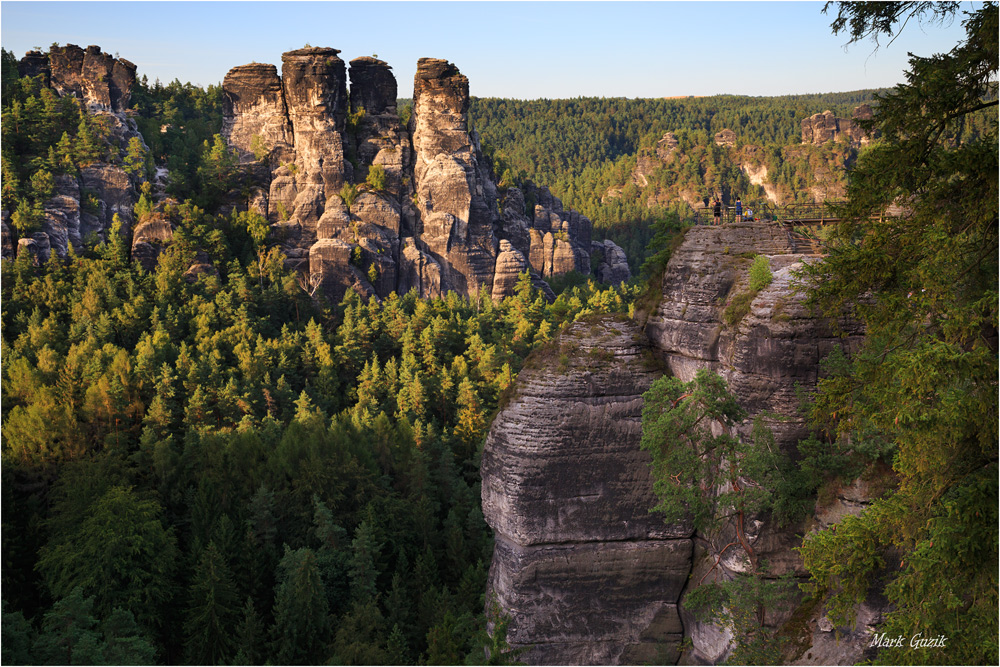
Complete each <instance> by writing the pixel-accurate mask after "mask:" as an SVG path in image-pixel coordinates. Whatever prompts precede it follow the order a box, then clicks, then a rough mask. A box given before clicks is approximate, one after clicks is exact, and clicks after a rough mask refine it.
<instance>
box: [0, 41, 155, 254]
mask: <svg viewBox="0 0 1000 667" xmlns="http://www.w3.org/2000/svg"><path fill="white" fill-rule="evenodd" d="M18 73H19V74H20V75H21V76H38V75H42V76H43V77H44V81H45V82H46V83H48V84H49V85H51V87H52V89H53V90H55V92H56V93H57V94H59V95H60V96H73V97H76V98H78V99H79V100H81V102H82V103H83V104H84V106H85V108H86V111H87V112H88V113H90V114H92V115H95V116H100V117H101V121H102V124H103V126H104V127H105V128H106V129H107V137H106V142H107V144H108V146H107V148H108V149H109V150H108V151H107V153H108V154H110V157H107V158H106V159H108V160H109V162H96V163H93V164H90V165H88V166H86V167H83V168H82V169H81V170H80V175H79V176H72V175H61V176H58V177H57V178H56V179H55V183H54V185H55V189H54V193H53V195H52V197H50V198H49V199H48V200H46V201H45V202H44V203H43V207H42V210H43V216H42V218H41V220H40V221H39V228H38V229H37V230H36V231H34V232H33V233H32V234H31V235H30V238H21V239H19V240H18V241H17V243H18V245H19V247H21V248H22V249H23V250H24V251H25V252H30V253H32V255H33V256H34V257H36V258H47V257H48V255H49V254H50V253H55V254H56V255H57V256H59V257H66V255H67V254H68V253H69V249H70V247H71V246H72V247H74V248H76V249H80V248H82V247H83V245H84V244H85V243H86V242H88V241H89V242H100V241H103V240H106V238H107V234H108V230H109V229H110V228H111V226H112V222H113V220H114V216H115V215H116V214H117V215H118V216H119V219H120V220H121V222H122V226H121V232H122V233H123V234H125V235H128V234H129V233H130V229H131V223H132V208H133V206H134V205H135V202H136V199H137V197H136V186H137V185H138V183H140V182H141V181H142V180H143V176H142V175H141V174H138V175H134V176H129V175H128V174H127V173H126V172H125V171H124V170H123V169H122V167H121V166H119V164H120V163H121V158H122V157H123V156H124V155H125V153H126V151H127V148H128V144H129V142H130V141H131V140H132V139H133V138H138V139H139V140H140V141H142V136H141V135H140V134H139V131H138V126H137V125H136V122H135V120H134V119H133V118H131V117H130V116H128V115H127V114H126V113H125V110H126V108H127V107H128V104H129V100H130V98H131V92H132V87H133V86H134V85H135V65H133V64H132V63H130V62H129V61H127V60H124V59H119V58H114V57H112V56H110V55H108V54H107V53H104V52H102V51H101V49H100V47H97V46H88V47H87V48H86V49H81V48H80V47H79V46H76V45H74V44H68V45H66V46H64V47H59V46H54V47H53V48H52V49H51V50H50V51H49V52H48V53H47V54H46V53H42V52H40V51H29V52H28V53H27V54H26V55H25V56H24V58H22V59H21V61H20V62H19V63H18ZM142 145H143V147H144V148H146V146H145V142H143V143H142ZM146 150H148V148H146ZM8 233H9V234H11V236H13V234H12V230H10V229H9V228H8ZM43 237H44V240H43ZM13 244H14V241H13V238H11V246H13ZM6 256H7V255H5V257H6Z"/></svg>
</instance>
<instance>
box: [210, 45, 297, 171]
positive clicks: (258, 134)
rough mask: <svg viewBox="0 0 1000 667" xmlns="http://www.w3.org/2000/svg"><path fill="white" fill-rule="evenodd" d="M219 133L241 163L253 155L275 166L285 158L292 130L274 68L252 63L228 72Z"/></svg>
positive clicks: (249, 160)
mask: <svg viewBox="0 0 1000 667" xmlns="http://www.w3.org/2000/svg"><path fill="white" fill-rule="evenodd" d="M221 134H222V136H223V138H225V139H226V141H227V142H228V143H229V145H230V146H232V147H233V148H235V149H236V150H237V152H238V154H239V156H240V161H241V162H243V163H248V162H253V161H254V159H255V153H257V154H266V155H267V156H268V158H269V159H270V160H272V161H274V162H276V163H281V162H284V161H286V160H287V159H288V154H289V153H290V151H291V150H292V146H293V141H292V128H291V126H290V124H289V121H288V111H287V108H286V107H285V96H284V93H283V91H282V88H281V79H280V78H279V77H278V70H277V68H276V67H275V66H274V65H265V64H261V63H253V64H250V65H243V66H241V67H234V68H233V69H231V70H229V73H228V74H226V78H225V81H224V83H223V89H222V132H221ZM255 149H256V150H255Z"/></svg>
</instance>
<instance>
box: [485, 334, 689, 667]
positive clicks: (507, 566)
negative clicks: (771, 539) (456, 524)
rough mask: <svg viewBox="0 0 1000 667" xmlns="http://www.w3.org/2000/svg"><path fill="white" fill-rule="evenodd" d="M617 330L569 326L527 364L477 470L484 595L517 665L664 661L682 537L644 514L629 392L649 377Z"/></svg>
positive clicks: (637, 415) (679, 583) (674, 647)
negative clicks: (488, 541)
mask: <svg viewBox="0 0 1000 667" xmlns="http://www.w3.org/2000/svg"><path fill="white" fill-rule="evenodd" d="M648 347H649V345H648V342H647V341H646V340H645V338H644V337H643V335H642V333H641V331H640V330H639V328H638V327H637V326H636V325H635V324H634V323H632V322H631V321H629V320H626V319H615V318H611V317H604V318H595V319H593V320H590V321H579V322H577V323H575V324H573V325H572V326H571V327H570V328H569V329H568V330H566V331H565V332H564V333H563V334H562V335H561V336H560V337H559V339H558V340H557V341H556V342H554V343H553V344H552V345H551V346H550V347H549V348H543V349H542V350H539V351H538V352H536V353H535V354H533V355H532V357H530V358H529V359H528V361H527V363H526V365H525V369H524V370H522V372H521V374H520V376H519V378H518V384H517V392H516V395H515V396H514V397H513V398H512V399H511V400H510V402H509V403H508V404H507V405H506V407H504V408H503V409H502V410H501V411H500V413H499V414H498V415H497V417H496V419H495V421H494V423H493V427H492V428H491V430H490V434H489V436H488V438H487V441H486V446H485V449H484V451H483V461H482V478H483V487H482V498H483V514H484V515H485V517H486V520H487V523H489V524H490V526H491V527H492V528H493V529H494V531H495V533H496V547H495V551H494V556H493V564H492V567H491V569H490V580H489V581H490V583H489V587H490V592H491V594H494V595H496V598H497V600H498V602H499V603H500V605H501V607H502V608H503V609H504V610H505V611H507V612H508V613H509V614H511V617H512V621H511V625H510V627H509V630H508V635H507V639H508V641H509V642H510V643H511V645H512V646H514V647H526V648H527V652H526V653H525V654H524V655H523V656H522V659H523V660H525V661H526V662H527V663H528V664H619V663H624V664H628V663H643V662H647V661H666V662H674V661H676V659H677V655H678V647H679V642H680V639H681V625H680V618H679V615H678V610H677V601H678V598H679V595H680V593H681V590H682V589H683V587H684V584H685V581H686V579H687V574H688V571H689V570H690V558H691V549H692V543H691V539H690V537H691V530H690V528H688V527H686V526H668V525H666V524H664V523H663V521H662V520H661V519H659V518H658V517H656V516H653V515H651V514H650V513H649V511H648V509H649V507H651V506H652V504H653V498H654V496H653V492H652V485H651V481H650V477H649V470H648V461H649V459H648V456H647V455H646V454H645V452H641V451H640V450H639V438H640V436H641V408H642V393H643V392H644V391H645V390H646V389H648V388H649V386H650V384H652V382H653V380H655V379H656V377H658V376H659V374H660V371H659V370H658V365H657V363H656V362H655V360H653V358H652V356H651V354H650V352H649V349H648Z"/></svg>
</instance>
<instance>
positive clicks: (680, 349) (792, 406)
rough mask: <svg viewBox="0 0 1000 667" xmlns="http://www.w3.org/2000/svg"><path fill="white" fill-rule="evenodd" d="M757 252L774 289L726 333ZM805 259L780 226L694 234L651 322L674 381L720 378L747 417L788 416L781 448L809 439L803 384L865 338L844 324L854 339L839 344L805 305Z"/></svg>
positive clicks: (674, 260)
mask: <svg viewBox="0 0 1000 667" xmlns="http://www.w3.org/2000/svg"><path fill="white" fill-rule="evenodd" d="M758 254H759V255H766V256H767V257H768V259H769V261H770V264H771V271H772V273H773V276H774V279H773V282H772V283H771V284H770V285H769V286H768V287H766V288H764V289H763V290H761V291H760V292H759V293H758V294H757V296H756V298H754V300H753V301H752V302H751V304H750V310H749V312H748V313H747V315H746V316H745V317H743V318H742V319H740V320H739V322H737V323H736V324H735V325H734V326H728V325H726V324H725V322H724V319H723V313H724V311H725V309H726V307H727V305H728V304H729V303H730V302H731V301H732V299H733V297H735V296H737V295H738V294H740V293H741V292H746V291H748V290H749V287H748V282H749V278H748V272H749V266H750V263H751V260H752V258H753V257H754V255H758ZM802 261H811V258H806V257H805V256H802V255H796V254H794V248H793V246H792V243H791V241H790V240H789V238H788V234H787V233H786V232H785V231H784V230H783V229H782V228H780V227H778V226H777V225H771V224H767V223H743V224H736V225H726V226H723V227H694V228H692V229H691V230H689V231H688V233H687V236H686V238H685V240H684V243H683V244H682V245H681V246H680V247H679V248H678V249H677V250H676V251H675V252H674V253H673V255H672V256H671V258H670V262H669V264H668V265H667V271H666V273H665V275H664V278H663V300H662V302H661V303H660V305H659V307H658V308H657V310H656V311H655V312H654V313H653V314H652V315H651V316H650V318H649V320H648V322H647V324H646V331H647V334H648V335H649V336H650V338H651V340H652V341H653V344H654V345H655V346H656V347H657V349H658V350H659V351H660V353H661V354H662V355H663V357H664V358H665V359H666V361H667V364H668V367H669V369H670V372H671V373H672V374H673V375H675V376H677V377H679V378H681V379H682V380H684V381H688V380H690V379H692V378H693V377H694V374H695V373H696V372H697V370H698V369H700V368H710V369H713V370H716V371H719V372H720V373H722V375H723V376H724V377H725V378H726V380H727V381H728V383H729V385H730V387H731V389H732V391H733V392H734V393H735V394H736V395H737V396H739V397H740V399H741V404H742V405H743V406H744V407H745V408H746V409H747V410H748V411H749V412H751V413H752V414H757V413H761V412H765V411H766V412H773V413H775V414H777V415H782V419H780V420H777V421H775V423H774V424H772V427H773V428H774V430H775V435H776V437H777V438H778V440H779V441H780V442H784V443H791V442H794V441H796V440H798V439H799V438H800V437H802V434H803V431H802V429H803V427H804V420H803V417H802V416H801V415H799V414H798V404H799V400H798V397H797V393H796V392H797V387H800V388H801V389H803V390H808V389H810V388H811V387H813V386H815V383H816V380H817V377H818V373H819V360H820V359H822V358H823V357H825V356H826V355H827V354H828V353H829V352H830V350H831V349H832V348H833V347H834V346H840V345H847V346H848V347H850V346H851V345H853V344H854V343H856V342H857V341H858V340H859V337H860V335H861V331H860V330H859V328H858V326H857V325H856V324H853V323H851V322H849V321H846V320H845V321H843V322H840V323H839V325H840V327H841V328H842V329H843V330H844V331H846V332H847V333H848V336H847V337H846V338H842V337H841V336H840V335H838V334H837V333H835V332H834V330H833V327H832V326H831V323H829V322H827V321H825V320H823V319H819V318H817V317H815V316H814V315H813V314H812V313H811V312H809V311H808V310H807V308H806V307H805V306H804V305H803V303H802V301H803V299H804V296H803V294H802V293H801V292H800V291H798V290H797V289H796V283H795V272H796V269H797V268H798V266H799V263H800V262H802Z"/></svg>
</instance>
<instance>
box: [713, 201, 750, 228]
mask: <svg viewBox="0 0 1000 667" xmlns="http://www.w3.org/2000/svg"><path fill="white" fill-rule="evenodd" d="M703 201H704V202H705V208H708V197H705V199H704V200H703ZM733 209H734V210H735V213H736V222H743V218H744V215H745V216H746V219H747V220H750V221H752V220H753V219H754V218H753V211H752V210H750V209H749V208H748V209H747V210H746V211H745V212H744V210H743V202H742V201H741V200H740V198H739V197H737V198H736V204H735V205H734V206H733ZM712 216H713V222H712V224H713V225H721V224H722V202H721V201H720V200H719V198H718V197H716V198H715V200H714V202H713V203H712Z"/></svg>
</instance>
